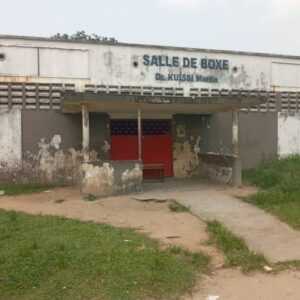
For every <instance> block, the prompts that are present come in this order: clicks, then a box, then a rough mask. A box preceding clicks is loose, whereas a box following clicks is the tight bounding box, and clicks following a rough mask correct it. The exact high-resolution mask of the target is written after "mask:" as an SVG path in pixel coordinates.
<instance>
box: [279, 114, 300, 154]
mask: <svg viewBox="0 0 300 300" xmlns="http://www.w3.org/2000/svg"><path fill="white" fill-rule="evenodd" d="M278 154H279V155H280V156H287V155H291V154H300V113H296V114H293V115H291V114H285V113H279V114H278Z"/></svg>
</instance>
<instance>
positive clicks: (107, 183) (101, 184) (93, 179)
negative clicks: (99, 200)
mask: <svg viewBox="0 0 300 300" xmlns="http://www.w3.org/2000/svg"><path fill="white" fill-rule="evenodd" d="M82 173H83V174H82V181H81V191H82V193H83V194H91V195H95V196H107V195H112V194H113V189H114V168H113V167H112V166H111V165H110V164H109V163H104V164H103V165H102V166H97V165H93V164H88V163H85V164H83V165H82Z"/></svg>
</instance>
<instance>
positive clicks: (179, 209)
mask: <svg viewBox="0 0 300 300" xmlns="http://www.w3.org/2000/svg"><path fill="white" fill-rule="evenodd" d="M169 209H170V211H172V212H176V213H183V212H190V208H189V207H186V206H184V205H182V204H180V203H178V202H177V201H175V200H172V201H171V203H170V204H169Z"/></svg>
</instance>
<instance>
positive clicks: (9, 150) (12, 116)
mask: <svg viewBox="0 0 300 300" xmlns="http://www.w3.org/2000/svg"><path fill="white" fill-rule="evenodd" d="M21 159H22V137H21V110H20V109H12V110H10V111H7V110H0V168H1V167H4V166H3V165H2V164H1V163H5V164H7V165H8V166H9V167H11V168H14V167H17V166H18V164H19V163H20V162H21Z"/></svg>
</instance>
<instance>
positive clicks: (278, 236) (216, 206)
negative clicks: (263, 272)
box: [141, 181, 300, 263]
mask: <svg viewBox="0 0 300 300" xmlns="http://www.w3.org/2000/svg"><path fill="white" fill-rule="evenodd" d="M147 189H148V191H147V192H145V193H144V194H143V196H144V197H147V195H148V196H150V195H151V198H156V197H157V198H158V199H164V198H165V199H176V200H177V201H179V202H180V203H182V204H184V205H185V206H189V207H190V209H191V211H192V213H193V214H195V215H197V216H198V217H200V218H201V219H203V220H205V221H212V220H217V221H219V222H221V223H223V224H224V225H225V226H226V227H227V228H228V229H230V230H231V231H232V232H233V233H234V234H235V235H237V236H240V237H242V238H243V239H244V240H245V241H246V243H247V245H248V247H249V249H251V250H252V251H255V252H256V253H261V254H263V255H264V256H265V257H266V258H267V259H268V260H269V261H270V262H272V263H276V262H284V261H293V260H300V232H299V231H296V230H294V229H292V228H291V227H289V226H288V225H287V224H285V223H283V222H281V221H279V219H277V218H276V217H274V216H272V215H270V214H268V213H266V212H265V211H263V210H261V209H259V208H257V207H255V206H252V205H251V204H247V203H245V202H243V201H242V200H239V199H237V198H235V197H233V196H231V195H230V193H229V190H230V188H229V187H224V186H219V185H212V184H209V183H200V182H197V181H186V182H181V183H179V182H172V181H170V182H169V183H167V184H165V185H164V186H159V185H157V186H156V187H155V185H152V186H151V187H150V186H148V187H146V188H145V190H147ZM141 196H142V195H141Z"/></svg>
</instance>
